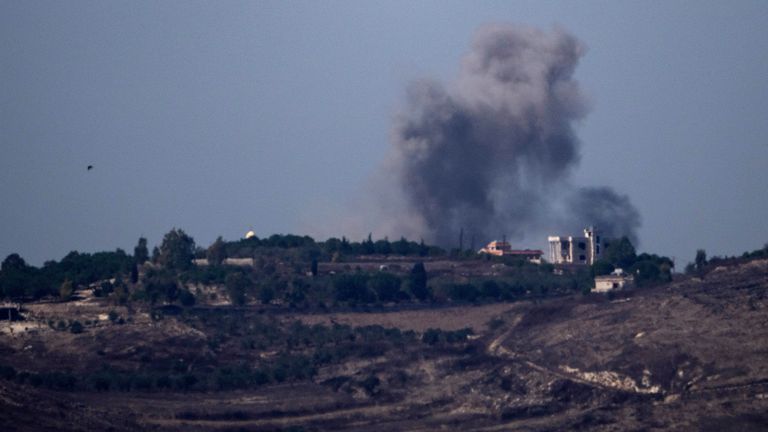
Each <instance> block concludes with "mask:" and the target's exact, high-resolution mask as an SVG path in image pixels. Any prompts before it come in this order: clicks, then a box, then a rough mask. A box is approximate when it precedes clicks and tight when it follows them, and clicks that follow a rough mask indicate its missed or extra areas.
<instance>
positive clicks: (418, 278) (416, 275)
mask: <svg viewBox="0 0 768 432" xmlns="http://www.w3.org/2000/svg"><path fill="white" fill-rule="evenodd" d="M427 279H428V277H427V269H426V268H424V263H423V262H421V261H419V262H417V263H416V264H414V265H413V268H412V269H411V274H410V275H409V278H408V283H409V288H410V290H411V294H413V296H414V297H416V298H417V299H419V300H421V301H424V300H426V299H428V298H429V297H430V294H431V293H430V291H429V287H427Z"/></svg>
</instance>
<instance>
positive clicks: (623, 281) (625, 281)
mask: <svg viewBox="0 0 768 432" xmlns="http://www.w3.org/2000/svg"><path fill="white" fill-rule="evenodd" d="M634 284H635V278H634V277H633V276H632V275H625V274H624V272H623V271H622V270H621V269H616V270H614V271H613V273H611V274H609V275H605V276H595V287H594V288H592V292H600V293H602V292H608V291H613V290H620V289H622V288H629V287H631V286H632V285H634Z"/></svg>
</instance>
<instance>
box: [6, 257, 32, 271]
mask: <svg viewBox="0 0 768 432" xmlns="http://www.w3.org/2000/svg"><path fill="white" fill-rule="evenodd" d="M26 268H27V263H26V262H25V261H24V258H22V257H21V256H20V255H19V254H17V253H12V254H10V255H8V256H7V257H5V259H4V260H3V263H2V264H0V271H3V272H10V271H22V270H25V269H26Z"/></svg>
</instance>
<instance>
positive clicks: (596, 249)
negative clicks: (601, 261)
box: [595, 245, 600, 254]
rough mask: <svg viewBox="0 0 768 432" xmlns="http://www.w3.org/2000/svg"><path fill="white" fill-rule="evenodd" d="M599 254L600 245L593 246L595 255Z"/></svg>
mask: <svg viewBox="0 0 768 432" xmlns="http://www.w3.org/2000/svg"><path fill="white" fill-rule="evenodd" d="M599 253H600V245H597V246H595V254H599Z"/></svg>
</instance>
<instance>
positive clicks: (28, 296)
mask: <svg viewBox="0 0 768 432" xmlns="http://www.w3.org/2000/svg"><path fill="white" fill-rule="evenodd" d="M133 252H134V253H133V255H129V254H127V253H126V252H125V251H123V250H121V249H118V250H116V251H114V252H98V253H94V254H89V253H78V252H76V251H73V252H71V253H69V254H68V255H67V256H65V257H64V258H63V259H62V260H61V261H58V262H56V261H49V262H46V263H45V264H44V265H43V266H42V267H41V268H37V267H34V266H30V265H27V264H26V263H25V262H24V260H23V258H21V257H20V256H19V255H17V254H11V255H9V256H8V257H6V258H5V260H4V261H3V262H2V267H0V297H2V298H5V299H12V300H16V301H32V300H37V299H41V298H44V297H52V298H59V299H61V300H67V299H69V298H71V297H72V296H74V295H76V294H77V293H78V292H81V291H82V290H84V289H89V290H91V291H92V292H93V294H94V295H96V296H98V297H107V298H109V299H110V300H111V301H113V302H114V304H119V305H124V304H128V303H130V302H139V303H148V304H151V305H154V304H171V303H176V304H179V305H182V306H193V305H195V304H220V303H221V302H228V303H231V304H234V305H246V304H263V305H274V306H279V305H283V306H287V307H299V308H326V307H332V306H341V305H345V306H361V305H384V304H413V303H427V304H435V303H438V304H440V303H446V302H453V303H456V302H458V303H477V302H493V301H515V300H520V299H533V298H547V297H552V296H559V295H565V294H569V293H574V292H588V291H589V289H590V287H591V286H592V285H593V277H594V276H595V275H601V274H607V273H609V272H611V271H612V270H613V269H614V268H617V267H621V268H624V269H625V271H629V272H632V273H633V274H635V275H636V280H637V282H638V285H640V286H648V285H654V284H658V283H663V282H668V281H670V280H671V278H672V270H673V262H672V261H671V260H670V259H669V258H667V257H661V256H658V255H654V254H647V253H642V254H639V255H638V254H636V252H635V249H634V247H633V246H632V244H631V243H630V242H629V240H627V239H626V238H622V239H616V240H615V241H614V242H613V244H612V245H610V246H608V247H607V248H606V254H605V257H604V260H602V261H599V262H597V263H596V264H595V265H594V266H593V267H592V268H586V267H584V268H576V267H574V268H571V269H569V271H566V272H563V273H562V274H557V275H556V274H554V272H553V269H554V267H553V266H552V265H550V264H546V263H543V264H540V265H539V264H533V263H530V262H527V261H525V260H523V259H520V258H515V257H494V256H488V255H478V254H476V253H475V252H473V251H471V250H451V251H446V250H444V249H442V248H439V247H436V246H430V245H426V244H424V242H423V241H421V242H414V241H409V240H407V239H405V238H401V239H399V240H397V241H389V240H388V239H379V240H375V241H374V240H373V239H372V237H371V236H368V238H367V239H365V240H363V241H361V242H351V241H349V240H347V239H346V238H343V237H342V238H341V239H337V238H330V239H328V240H326V241H323V242H318V241H315V240H314V239H312V238H311V237H308V236H296V235H290V234H289V235H277V234H276V235H272V236H270V237H267V238H263V239H260V238H258V237H256V236H253V237H251V238H247V239H240V240H236V241H224V240H223V239H222V238H220V237H219V238H218V239H217V240H216V241H214V242H213V243H212V244H211V245H209V246H208V247H207V248H202V247H199V246H197V245H196V243H195V241H194V239H193V238H192V237H190V236H189V235H187V234H186V233H185V232H184V231H183V230H180V229H173V230H171V231H170V232H168V233H167V234H166V235H165V236H164V238H163V240H162V242H161V243H160V244H159V245H158V246H156V247H154V248H153V250H152V252H151V253H150V251H149V248H148V243H147V240H146V239H144V238H141V239H139V241H138V244H137V245H136V247H135V248H134V251H133ZM244 261H245V262H244Z"/></svg>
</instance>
